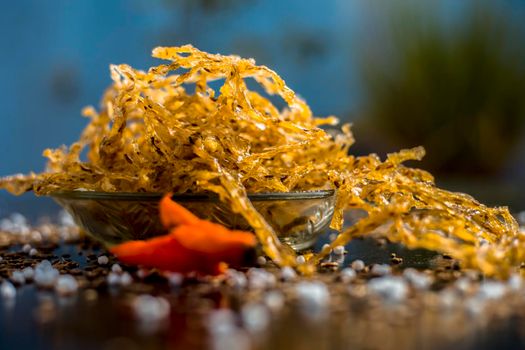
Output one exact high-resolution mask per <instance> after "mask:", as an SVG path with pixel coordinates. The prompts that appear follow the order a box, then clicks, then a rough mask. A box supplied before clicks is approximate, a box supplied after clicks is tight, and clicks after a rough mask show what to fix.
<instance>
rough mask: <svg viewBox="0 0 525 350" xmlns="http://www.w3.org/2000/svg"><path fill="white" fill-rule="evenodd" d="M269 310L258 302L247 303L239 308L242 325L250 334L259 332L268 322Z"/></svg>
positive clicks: (265, 327) (266, 326) (264, 328)
mask: <svg viewBox="0 0 525 350" xmlns="http://www.w3.org/2000/svg"><path fill="white" fill-rule="evenodd" d="M270 318H271V317H270V312H269V311H268V309H267V308H266V307H265V306H264V305H262V304H259V303H248V304H246V305H244V306H243V307H242V309H241V319H242V323H243V325H244V327H245V328H246V329H247V330H248V331H249V332H250V333H252V334H260V333H261V332H263V331H264V330H266V329H267V328H268V325H269V324H270Z"/></svg>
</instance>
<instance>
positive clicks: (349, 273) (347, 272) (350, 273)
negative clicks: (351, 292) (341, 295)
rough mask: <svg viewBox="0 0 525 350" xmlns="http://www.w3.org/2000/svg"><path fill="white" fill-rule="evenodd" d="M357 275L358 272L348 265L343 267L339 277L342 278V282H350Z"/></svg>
mask: <svg viewBox="0 0 525 350" xmlns="http://www.w3.org/2000/svg"><path fill="white" fill-rule="evenodd" d="M355 277H356V273H355V271H354V269H352V268H350V267H346V268H344V269H342V270H341V273H340V274H339V278H340V279H341V282H343V283H349V282H351V281H352V280H353V279H355Z"/></svg>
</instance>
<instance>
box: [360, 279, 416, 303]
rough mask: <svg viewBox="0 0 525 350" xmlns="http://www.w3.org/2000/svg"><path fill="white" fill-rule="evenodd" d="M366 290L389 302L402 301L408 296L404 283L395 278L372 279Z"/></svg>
mask: <svg viewBox="0 0 525 350" xmlns="http://www.w3.org/2000/svg"><path fill="white" fill-rule="evenodd" d="M368 289H369V290H370V291H371V292H373V293H375V294H377V295H379V296H380V297H382V298H384V299H385V300H387V301H391V302H399V301H402V300H404V299H405V298H406V296H407V294H408V287H407V284H406V282H405V281H404V280H403V279H402V278H401V277H396V276H385V277H379V278H374V279H372V280H370V282H368Z"/></svg>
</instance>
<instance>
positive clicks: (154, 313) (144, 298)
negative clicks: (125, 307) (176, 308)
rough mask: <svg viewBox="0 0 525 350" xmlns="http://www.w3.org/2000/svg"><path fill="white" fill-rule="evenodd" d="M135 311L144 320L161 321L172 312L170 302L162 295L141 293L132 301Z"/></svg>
mask: <svg viewBox="0 0 525 350" xmlns="http://www.w3.org/2000/svg"><path fill="white" fill-rule="evenodd" d="M132 308H133V313H134V314H135V316H136V317H137V318H138V319H139V320H140V321H144V322H151V321H153V322H154V321H160V320H163V319H166V318H167V317H168V316H169V314H170V304H169V303H168V301H167V300H166V299H164V298H162V297H154V296H152V295H148V294H144V295H139V296H138V297H136V298H135V299H134V300H133V303H132Z"/></svg>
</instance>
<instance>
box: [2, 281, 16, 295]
mask: <svg viewBox="0 0 525 350" xmlns="http://www.w3.org/2000/svg"><path fill="white" fill-rule="evenodd" d="M0 296H1V297H2V298H4V299H13V298H14V297H16V288H15V286H13V284H12V283H11V282H8V281H4V282H2V284H1V285H0Z"/></svg>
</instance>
